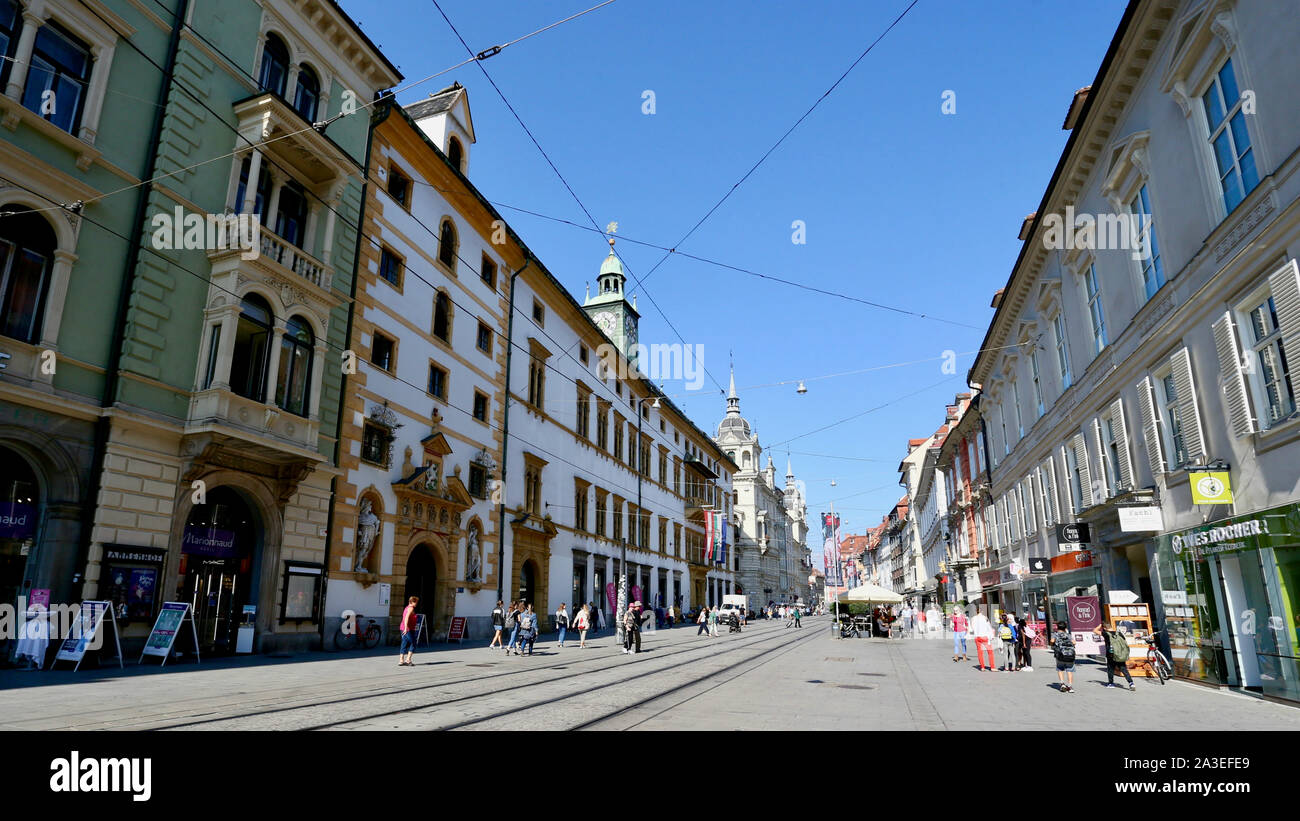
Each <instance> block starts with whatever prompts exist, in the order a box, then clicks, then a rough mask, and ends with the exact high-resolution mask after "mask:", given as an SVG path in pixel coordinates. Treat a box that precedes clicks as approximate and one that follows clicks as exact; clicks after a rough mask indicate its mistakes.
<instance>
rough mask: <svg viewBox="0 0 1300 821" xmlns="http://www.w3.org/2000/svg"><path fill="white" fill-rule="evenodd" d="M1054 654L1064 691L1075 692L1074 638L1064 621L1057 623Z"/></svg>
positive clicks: (1053, 635) (1057, 672) (1053, 647)
mask: <svg viewBox="0 0 1300 821" xmlns="http://www.w3.org/2000/svg"><path fill="white" fill-rule="evenodd" d="M1051 644H1052V654H1053V655H1055V656H1056V678H1057V679H1058V680H1059V681H1060V682H1061V684H1060V687H1059V689H1060V691H1061V692H1062V693H1073V692H1074V654H1075V651H1074V639H1072V638H1070V629H1069V625H1067V624H1066V623H1065V622H1063V621H1058V622H1057V623H1056V632H1055V633H1053V634H1052V638H1051Z"/></svg>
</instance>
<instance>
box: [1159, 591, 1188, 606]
mask: <svg viewBox="0 0 1300 821" xmlns="http://www.w3.org/2000/svg"><path fill="white" fill-rule="evenodd" d="M1160 601H1162V602H1164V603H1165V604H1178V605H1184V604H1187V591H1186V590H1161V591H1160Z"/></svg>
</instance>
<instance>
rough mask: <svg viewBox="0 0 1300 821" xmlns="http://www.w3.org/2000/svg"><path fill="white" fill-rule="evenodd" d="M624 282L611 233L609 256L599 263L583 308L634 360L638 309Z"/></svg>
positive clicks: (624, 352) (628, 356)
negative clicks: (630, 299)
mask: <svg viewBox="0 0 1300 821" xmlns="http://www.w3.org/2000/svg"><path fill="white" fill-rule="evenodd" d="M626 284H627V276H626V275H624V273H623V263H622V262H620V261H619V259H618V257H617V256H615V255H614V238H613V237H610V238H609V256H608V257H606V258H605V262H604V263H603V264H602V265H601V266H600V276H598V277H596V295H595V296H592V295H591V293H590V292H588V294H587V298H586V300H585V301H584V302H583V303H582V309H583V310H584V311H586V312H587V316H589V317H591V320H592V321H593V322H595V323H596V327H598V328H600V329H601V331H603V332H604V333H605V336H607V337H609V338H610V340H611V341H612V342H613V343H614V346H615V347H616V348H618V350H619V353H621V354H623V356H625V357H627V359H628V360H629V361H631V362H632V363H633V364H635V363H636V357H635V356H634V354H633V350H632V346H634V345H636V343H637V320H638V319H639V318H640V316H641V315H640V314H639V313H637V310H636V304H635V302H628V301H627V294H626V293H625V291H624V286H625V285H626Z"/></svg>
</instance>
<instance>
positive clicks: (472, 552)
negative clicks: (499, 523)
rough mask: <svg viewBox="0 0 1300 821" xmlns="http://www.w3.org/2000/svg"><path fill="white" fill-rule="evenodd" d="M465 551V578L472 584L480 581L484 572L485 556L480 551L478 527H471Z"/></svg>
mask: <svg viewBox="0 0 1300 821" xmlns="http://www.w3.org/2000/svg"><path fill="white" fill-rule="evenodd" d="M465 551H466V557H465V566H466V570H465V578H466V579H467V580H468V581H471V582H476V581H479V574H480V573H482V572H483V556H482V554H481V553H480V551H479V540H478V526H477V525H470V528H469V537H468V541H467V542H466V545H465Z"/></svg>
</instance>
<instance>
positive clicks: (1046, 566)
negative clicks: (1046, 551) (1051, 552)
mask: <svg viewBox="0 0 1300 821" xmlns="http://www.w3.org/2000/svg"><path fill="white" fill-rule="evenodd" d="M1029 572H1030V573H1050V572H1052V560H1051V559H1048V558H1047V557H1045V556H1030V557H1029Z"/></svg>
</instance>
